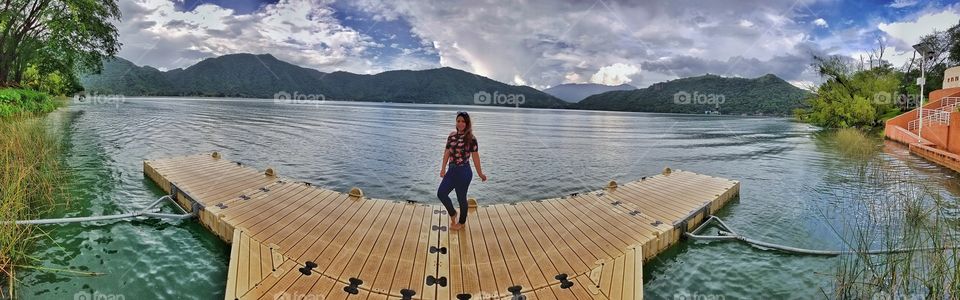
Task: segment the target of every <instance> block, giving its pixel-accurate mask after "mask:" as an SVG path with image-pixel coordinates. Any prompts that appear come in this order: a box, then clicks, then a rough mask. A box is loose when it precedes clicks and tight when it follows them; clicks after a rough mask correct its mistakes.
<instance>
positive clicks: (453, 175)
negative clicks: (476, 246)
mask: <svg viewBox="0 0 960 300" xmlns="http://www.w3.org/2000/svg"><path fill="white" fill-rule="evenodd" d="M472 124H473V123H472V122H471V121H470V115H469V114H467V112H465V111H458V112H457V128H456V130H454V131H453V132H450V135H448V136H447V146H446V149H444V150H443V163H442V164H441V165H440V177H442V178H443V180H442V181H441V182H440V187H439V188H437V198H440V202H441V203H443V206H444V207H446V208H447V212H449V213H450V229H451V230H459V229H460V228H463V224H466V223H467V205H468V204H467V188H469V187H470V181H471V180H473V171H471V170H470V160H469V158H471V157H472V158H473V163H474V164H476V167H477V175H478V176H480V180H483V181H487V176H486V175H484V174H483V168H481V167H480V152H478V150H479V147H478V145H477V138H476V137H475V136H473V126H472ZM452 190H456V191H457V202H460V214H459V217H458V215H457V210H456V209H455V208H454V207H453V200H451V199H450V191H452Z"/></svg>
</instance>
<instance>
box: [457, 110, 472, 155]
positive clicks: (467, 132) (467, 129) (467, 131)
mask: <svg viewBox="0 0 960 300" xmlns="http://www.w3.org/2000/svg"><path fill="white" fill-rule="evenodd" d="M459 117H463V123H464V124H466V126H463V132H460V133H462V134H463V139H464V140H465V143H466V146H467V149H470V148H473V122H471V121H470V115H469V114H467V112H465V111H461V112H457V118H459ZM458 130H459V129H458Z"/></svg>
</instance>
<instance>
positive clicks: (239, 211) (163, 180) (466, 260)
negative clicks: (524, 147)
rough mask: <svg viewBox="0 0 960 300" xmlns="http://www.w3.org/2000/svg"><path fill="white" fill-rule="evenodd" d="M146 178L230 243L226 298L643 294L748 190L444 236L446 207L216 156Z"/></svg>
mask: <svg viewBox="0 0 960 300" xmlns="http://www.w3.org/2000/svg"><path fill="white" fill-rule="evenodd" d="M143 171H144V174H145V175H146V176H147V177H149V178H150V179H151V180H153V181H154V182H156V183H157V184H158V185H159V186H160V187H161V188H163V189H164V190H165V191H166V192H168V193H170V194H172V195H173V196H174V198H175V200H176V201H177V203H179V204H180V205H181V206H182V207H184V208H185V209H187V210H191V211H193V210H197V211H198V216H199V221H200V223H202V224H203V226H205V227H206V228H208V229H210V231H212V232H213V233H214V234H216V235H217V236H219V237H220V238H221V239H223V240H224V241H226V242H228V243H231V252H230V265H229V271H228V272H229V273H228V276H227V286H226V297H225V298H226V299H301V298H305V299H346V298H359V299H502V298H508V299H518V298H521V297H517V296H523V298H526V299H642V298H643V262H645V261H648V260H649V259H651V258H652V257H654V256H656V255H657V254H658V253H660V252H662V251H664V250H665V249H666V248H667V247H669V246H671V245H673V244H675V243H676V242H677V241H679V240H680V238H681V236H682V234H683V232H687V231H692V230H693V229H694V228H696V226H697V225H699V224H700V223H701V222H702V221H703V220H705V218H706V216H708V215H710V214H712V213H714V212H716V211H717V210H718V209H720V208H721V207H722V206H723V205H724V204H725V203H727V202H728V201H729V200H730V199H733V198H734V197H736V196H737V195H738V193H739V190H740V184H739V182H738V181H734V180H728V179H723V178H718V177H712V176H707V175H701V174H696V173H692V172H687V171H677V170H674V171H672V172H665V173H664V174H660V175H656V176H650V177H645V178H643V179H642V180H638V181H634V182H630V183H626V184H620V185H618V184H616V183H615V182H611V183H610V184H609V185H608V186H607V187H604V188H602V189H599V190H597V191H593V192H588V193H579V194H572V195H566V196H563V197H558V198H552V199H543V200H534V201H523V202H519V203H512V204H491V205H480V206H479V207H476V208H471V209H470V216H469V222H468V223H467V225H466V226H465V227H464V229H463V230H460V231H450V230H449V229H448V228H447V227H448V225H449V219H448V218H449V216H448V215H447V212H446V211H445V210H444V208H443V206H441V205H438V204H437V205H433V204H422V203H416V202H407V201H393V200H384V199H372V198H369V197H366V196H364V195H363V192H362V191H361V190H360V189H357V188H354V189H353V190H351V191H350V192H347V193H343V192H338V191H333V190H330V189H325V188H322V187H317V186H313V185H311V184H309V183H305V182H299V181H296V180H294V179H289V178H284V177H282V176H278V174H276V173H275V172H274V170H273V169H267V170H266V171H258V170H256V169H254V168H250V167H247V166H243V165H241V164H240V163H237V162H233V161H230V160H227V159H225V158H222V157H220V155H219V154H217V153H214V154H212V155H211V154H203V155H191V156H183V157H174V158H165V159H156V160H147V161H144V163H143ZM481 202H482V200H481Z"/></svg>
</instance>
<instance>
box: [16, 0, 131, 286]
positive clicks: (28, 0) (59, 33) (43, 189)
mask: <svg viewBox="0 0 960 300" xmlns="http://www.w3.org/2000/svg"><path fill="white" fill-rule="evenodd" d="M0 12H2V13H0V220H3V221H11V220H22V219H33V218H36V217H38V216H41V215H43V214H44V213H47V212H50V210H51V209H53V208H55V207H58V206H61V205H68V204H69V201H68V195H67V193H66V191H65V187H66V186H67V182H66V181H67V180H68V179H69V178H70V177H69V176H67V172H66V171H67V170H66V167H65V166H64V165H63V162H62V160H63V157H64V152H65V149H64V148H65V146H64V145H65V144H64V143H63V137H62V135H63V133H62V132H61V131H59V130H54V128H52V127H51V126H49V124H48V123H47V122H46V121H47V118H44V115H46V114H47V113H49V112H52V111H54V110H55V109H57V108H58V107H60V106H63V105H64V104H65V102H66V101H65V99H63V97H54V96H52V95H74V94H76V93H77V92H79V91H81V90H82V89H83V87H82V86H81V84H80V79H79V74H81V73H85V72H93V73H96V72H99V71H100V70H101V69H102V67H103V66H102V64H101V62H102V61H103V59H104V58H107V57H113V56H115V55H116V54H117V52H118V51H119V50H120V41H119V39H118V37H119V33H118V32H117V28H116V26H115V25H114V24H115V23H114V22H119V21H120V8H119V6H118V5H117V2H116V1H115V0H106V1H62V0H17V1H4V2H3V3H2V4H0ZM35 230H36V231H35ZM44 236H45V235H44V234H43V232H42V231H41V230H40V229H39V228H35V227H33V226H20V225H10V224H4V225H3V226H0V282H2V283H0V298H15V297H16V294H15V291H14V290H13V289H14V287H15V286H16V274H15V270H16V269H17V268H31V265H34V264H35V263H34V261H35V260H36V259H34V258H31V256H30V248H31V244H32V242H33V241H35V240H36V239H38V238H43V237H44ZM33 268H35V267H33Z"/></svg>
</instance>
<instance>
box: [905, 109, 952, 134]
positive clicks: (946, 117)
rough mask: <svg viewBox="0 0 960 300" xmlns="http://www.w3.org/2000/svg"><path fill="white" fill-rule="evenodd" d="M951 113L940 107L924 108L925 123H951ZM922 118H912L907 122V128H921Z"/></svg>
mask: <svg viewBox="0 0 960 300" xmlns="http://www.w3.org/2000/svg"><path fill="white" fill-rule="evenodd" d="M950 113H951V111H943V110H939V109H928V108H924V109H923V124H924V125H926V124H932V123H937V124H944V125H945V124H950ZM920 121H921V120H920V118H917V119H915V120H912V121H910V122H908V123H907V130H910V131H914V130H917V129H919V128H920Z"/></svg>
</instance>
